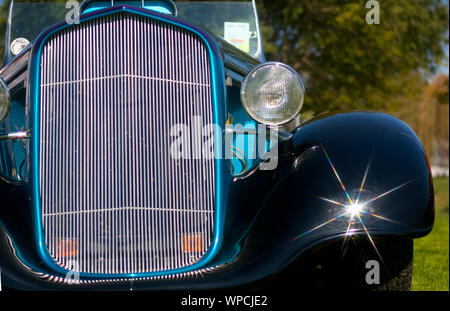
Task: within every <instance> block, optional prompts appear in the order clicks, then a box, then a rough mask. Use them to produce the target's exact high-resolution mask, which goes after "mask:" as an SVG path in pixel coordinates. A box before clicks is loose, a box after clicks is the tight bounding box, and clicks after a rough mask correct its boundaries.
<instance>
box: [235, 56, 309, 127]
mask: <svg viewBox="0 0 450 311" xmlns="http://www.w3.org/2000/svg"><path fill="white" fill-rule="evenodd" d="M304 95H305V87H304V85H303V81H302V78H301V77H300V76H299V75H298V73H297V72H295V70H294V69H292V68H291V67H289V66H288V65H285V64H282V63H276V62H268V63H264V64H262V65H260V66H258V67H256V68H255V69H253V70H252V71H251V72H250V73H249V74H248V75H247V77H246V78H245V80H244V82H243V84H242V86H241V100H242V105H243V106H244V109H245V110H246V111H247V113H248V114H249V115H250V116H251V117H252V118H253V119H254V120H256V121H257V122H259V123H264V124H268V125H281V124H284V123H287V122H289V121H291V120H292V119H294V118H295V117H296V116H297V115H298V114H299V113H300V109H301V108H302V105H303V99H304Z"/></svg>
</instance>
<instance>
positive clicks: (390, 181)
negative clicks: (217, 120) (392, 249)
mask: <svg viewBox="0 0 450 311" xmlns="http://www.w3.org/2000/svg"><path fill="white" fill-rule="evenodd" d="M279 149H280V150H279V155H280V156H279V159H278V160H279V163H278V165H279V167H278V168H277V171H276V172H275V173H264V171H257V172H255V173H253V175H252V176H248V177H247V180H246V183H249V182H250V180H251V179H252V178H255V179H262V180H266V183H269V184H270V182H268V181H267V180H269V179H271V180H273V181H274V184H273V188H270V187H269V188H266V189H264V188H262V189H259V191H257V192H256V193H255V194H254V195H259V196H264V200H263V202H262V203H261V207H260V209H259V210H258V212H257V216H256V217H255V218H254V219H253V223H252V225H251V227H250V230H249V231H248V233H247V234H246V236H245V238H244V239H243V245H244V246H243V250H242V252H241V254H240V256H241V260H242V262H247V263H248V264H241V265H240V266H238V267H237V269H238V270H239V271H237V272H236V273H238V274H239V273H241V274H248V273H249V272H248V270H252V272H251V273H249V274H252V275H269V274H276V273H278V272H279V271H281V270H283V269H284V268H286V267H287V266H288V265H289V264H290V263H291V262H293V261H294V260H296V259H297V258H299V257H300V256H301V255H302V254H303V253H305V252H306V251H308V250H310V249H312V248H314V247H316V246H318V245H323V244H324V243H326V242H327V241H332V240H336V239H344V238H346V237H348V236H362V237H369V238H370V239H372V240H373V238H374V237H380V236H388V237H390V238H417V237H421V236H424V235H426V234H428V233H429V232H430V231H431V230H432V227H433V223H434V192H433V183H432V176H431V172H430V167H429V163H428V159H427V156H426V153H425V151H424V149H423V146H422V144H421V143H420V141H419V139H418V137H417V136H416V134H415V133H414V132H413V130H412V129H411V128H410V127H409V126H408V125H407V124H406V123H404V122H402V121H401V120H399V119H397V118H395V117H393V116H390V115H388V114H384V113H372V112H348V113H339V114H334V115H324V116H321V117H319V118H316V119H313V120H311V121H309V122H307V123H305V124H303V125H302V126H300V127H299V128H298V129H297V130H295V131H294V132H293V133H292V137H291V138H290V139H288V140H287V141H285V142H283V143H281V144H280V146H279ZM264 174H266V177H265V179H264V178H262V177H261V176H262V175H264ZM260 184H261V182H260ZM241 198H242V196H241ZM253 200H254V199H253ZM358 204H359V205H360V208H361V210H360V211H359V212H357V213H356V212H354V213H352V212H351V211H352V209H350V206H354V205H358ZM242 257H246V259H245V260H243V259H242ZM244 271H245V273H244Z"/></svg>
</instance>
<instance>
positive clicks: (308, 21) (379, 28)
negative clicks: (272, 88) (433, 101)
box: [259, 0, 449, 113]
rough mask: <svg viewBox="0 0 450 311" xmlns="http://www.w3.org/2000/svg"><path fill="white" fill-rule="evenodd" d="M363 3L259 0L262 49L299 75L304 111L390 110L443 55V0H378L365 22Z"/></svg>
mask: <svg viewBox="0 0 450 311" xmlns="http://www.w3.org/2000/svg"><path fill="white" fill-rule="evenodd" d="M366 2H367V1H363V0H360V1H350V0H348V1H340V0H308V1H295V0H279V1H269V0H262V1H261V2H260V5H259V12H260V19H261V21H262V29H263V35H264V45H265V51H266V56H267V58H268V59H271V60H280V61H282V62H286V63H288V64H291V65H292V66H293V67H294V68H295V69H296V70H298V71H299V72H300V73H301V74H302V75H303V76H304V77H305V80H306V86H307V89H308V93H307V97H306V98H305V109H306V110H311V111H313V112H315V113H317V112H322V111H330V110H341V109H361V108H364V109H374V110H390V109H393V108H395V107H396V106H401V105H402V104H405V101H407V99H408V98H410V99H413V98H414V96H413V95H415V94H419V93H420V90H421V87H422V86H423V83H424V81H423V80H424V78H425V77H428V76H429V75H430V74H432V73H434V72H435V70H436V68H437V67H438V66H439V64H440V63H441V61H442V59H444V58H445V53H444V49H443V45H444V44H448V31H447V29H448V23H449V18H448V2H447V3H445V2H443V1H440V0H400V1H397V0H396V1H394V0H380V1H379V4H380V24H378V25H377V24H373V25H369V24H367V23H366V20H365V17H366V14H367V12H368V11H369V10H368V9H366V8H365V4H366Z"/></svg>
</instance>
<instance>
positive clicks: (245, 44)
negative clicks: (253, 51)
mask: <svg viewBox="0 0 450 311" xmlns="http://www.w3.org/2000/svg"><path fill="white" fill-rule="evenodd" d="M224 34H225V36H224V37H225V40H226V41H228V42H230V43H231V44H232V45H234V46H235V47H237V48H239V49H241V50H242V51H244V52H247V53H249V52H250V24H249V23H233V22H225V31H224Z"/></svg>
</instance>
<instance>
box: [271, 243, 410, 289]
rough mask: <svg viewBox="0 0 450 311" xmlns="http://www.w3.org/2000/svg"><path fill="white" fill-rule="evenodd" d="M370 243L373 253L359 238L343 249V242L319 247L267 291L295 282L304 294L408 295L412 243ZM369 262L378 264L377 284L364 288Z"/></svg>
mask: <svg viewBox="0 0 450 311" xmlns="http://www.w3.org/2000/svg"><path fill="white" fill-rule="evenodd" d="M373 241H374V244H375V246H376V250H375V248H374V247H373V244H372V242H371V241H370V240H369V239H364V238H361V237H355V238H353V239H350V240H347V242H346V243H345V247H343V245H344V244H343V241H342V240H340V241H335V242H333V243H327V244H325V245H322V246H321V247H319V248H316V249H315V250H312V251H310V252H308V253H305V254H304V255H302V256H301V257H300V258H298V259H297V260H296V261H294V262H293V263H292V264H291V265H290V266H289V267H288V268H287V269H286V270H285V271H283V272H282V273H281V274H280V275H278V276H277V277H276V278H275V279H273V282H272V284H271V286H270V287H278V288H279V287H280V286H286V284H289V283H291V284H292V282H294V283H295V284H297V285H298V286H297V287H296V289H305V290H317V289H320V290H332V291H348V290H356V291H358V290H364V291H409V290H410V289H411V280H412V267H413V240H412V239H393V238H378V239H374V240H373ZM380 257H381V259H380ZM370 260H376V261H377V262H378V263H379V271H380V273H379V283H380V284H367V281H366V276H367V274H368V272H369V271H371V267H369V268H366V263H367V262H368V261H370ZM283 284H284V285H283Z"/></svg>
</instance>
